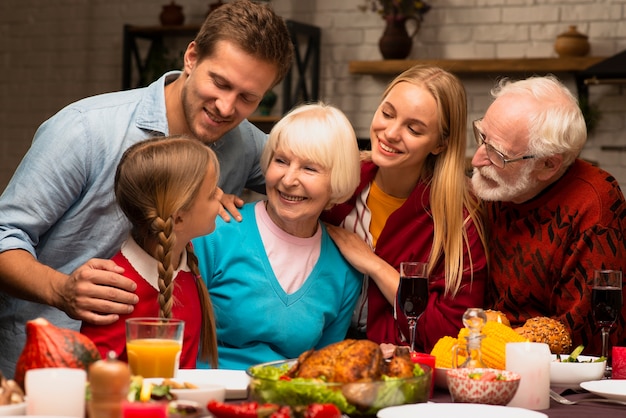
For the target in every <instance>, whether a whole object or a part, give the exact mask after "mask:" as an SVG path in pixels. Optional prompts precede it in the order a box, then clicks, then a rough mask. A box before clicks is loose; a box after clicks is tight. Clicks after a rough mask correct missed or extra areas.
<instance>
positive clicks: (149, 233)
mask: <svg viewBox="0 0 626 418" xmlns="http://www.w3.org/2000/svg"><path fill="white" fill-rule="evenodd" d="M218 177H219V165H218V162H217V158H216V156H215V153H214V152H213V151H212V150H211V149H210V148H209V147H207V146H206V145H203V144H202V143H201V142H199V141H197V140H195V139H189V138H184V137H160V138H153V139H149V140H146V141H143V142H140V143H137V144H135V145H133V146H131V147H130V148H129V149H128V150H127V151H126V152H125V153H124V155H123V157H122V159H121V161H120V163H119V165H118V167H117V172H116V174H115V189H114V190H115V198H116V200H117V202H118V204H119V206H120V208H121V209H122V212H124V214H125V215H126V217H127V218H128V220H129V221H130V223H131V233H130V236H129V237H128V239H127V240H126V241H125V242H124V243H123V245H122V248H121V250H120V251H119V252H118V253H117V254H116V255H115V256H113V258H112V260H113V261H115V262H116V263H117V264H118V265H119V266H121V267H123V268H124V275H125V276H126V277H129V278H131V279H133V280H134V281H135V283H136V284H137V289H136V291H135V293H136V294H137V295H138V296H139V303H138V304H136V305H135V309H134V311H133V312H132V313H131V314H129V315H120V317H119V320H118V321H116V322H114V323H113V324H110V325H102V326H98V325H91V324H87V323H83V325H82V328H81V332H82V333H83V334H85V335H87V336H88V337H90V338H91V339H92V340H93V341H94V342H95V343H96V346H97V347H98V350H99V351H100V354H101V355H102V356H103V358H104V357H105V355H106V354H107V353H108V352H109V351H111V350H112V351H114V352H115V353H116V354H117V356H118V358H119V359H120V360H124V361H126V360H127V356H126V338H125V322H126V319H128V318H130V317H162V318H177V319H182V320H184V321H185V331H184V339H183V349H182V353H181V356H180V368H195V367H196V358H197V357H198V353H200V358H201V359H202V360H203V361H204V362H208V363H209V364H211V365H212V366H213V367H216V364H217V343H216V337H215V322H214V317H213V307H212V305H211V300H210V299H209V294H208V291H207V288H206V285H205V283H204V280H202V279H201V278H200V274H199V270H198V260H197V258H196V256H195V255H194V253H193V250H192V247H191V244H190V241H191V239H192V238H194V237H197V236H201V235H206V234H209V233H211V232H213V230H214V229H215V218H216V216H217V214H218V211H219V209H220V207H221V206H220V198H221V195H222V191H221V190H220V189H219V188H218V187H217V181H218ZM120 222H124V220H123V219H120Z"/></svg>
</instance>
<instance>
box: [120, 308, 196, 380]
mask: <svg viewBox="0 0 626 418" xmlns="http://www.w3.org/2000/svg"><path fill="white" fill-rule="evenodd" d="M184 327H185V322H184V321H182V320H180V319H164V318H131V319H127V320H126V352H127V353H128V365H129V367H130V372H131V373H132V374H133V375H136V376H143V377H170V378H171V377H174V375H175V374H176V371H177V370H178V364H179V361H180V353H181V350H182V346H183V331H184Z"/></svg>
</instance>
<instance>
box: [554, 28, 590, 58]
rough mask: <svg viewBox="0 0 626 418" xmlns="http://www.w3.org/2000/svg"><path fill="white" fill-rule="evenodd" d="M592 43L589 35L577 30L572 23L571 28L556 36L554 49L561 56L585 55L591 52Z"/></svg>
mask: <svg viewBox="0 0 626 418" xmlns="http://www.w3.org/2000/svg"><path fill="white" fill-rule="evenodd" d="M589 49H590V45H589V40H588V38H587V35H583V34H582V33H580V32H578V31H577V30H576V26H574V25H572V26H570V27H569V30H567V31H566V32H563V33H561V34H560V35H558V36H557V37H556V42H555V43H554V50H555V51H556V53H557V54H559V57H584V56H585V55H587V54H588V53H589Z"/></svg>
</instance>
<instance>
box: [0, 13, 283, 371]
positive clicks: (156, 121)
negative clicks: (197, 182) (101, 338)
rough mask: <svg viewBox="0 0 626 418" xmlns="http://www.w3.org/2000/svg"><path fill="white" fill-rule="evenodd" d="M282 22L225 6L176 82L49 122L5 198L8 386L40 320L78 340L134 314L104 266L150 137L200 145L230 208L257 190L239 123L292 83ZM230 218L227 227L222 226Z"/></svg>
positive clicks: (1, 231)
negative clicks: (119, 195) (127, 158)
mask: <svg viewBox="0 0 626 418" xmlns="http://www.w3.org/2000/svg"><path fill="white" fill-rule="evenodd" d="M292 59H293V47H292V44H291V40H290V37H289V32H288V29H287V27H286V25H285V23H284V21H283V19H282V18H280V17H279V16H277V15H276V14H275V13H274V12H273V11H272V10H271V9H270V8H269V7H267V6H264V5H259V4H255V3H252V2H249V1H236V2H234V3H229V4H226V5H223V6H220V7H219V8H217V9H216V10H215V11H213V12H212V13H211V14H210V15H209V16H208V17H207V19H206V21H205V22H204V24H203V25H202V28H201V29H200V31H199V33H198V35H197V36H196V38H195V40H194V41H193V42H191V43H190V44H189V46H188V47H187V50H186V52H185V54H184V66H183V69H182V72H181V71H173V72H169V73H167V74H165V75H163V76H162V77H161V78H160V79H159V80H157V81H155V82H154V83H152V84H151V85H150V86H148V87H146V88H141V89H135V90H129V91H123V92H115V93H109V94H102V95H99V96H94V97H90V98H86V99H83V100H80V101H78V102H76V103H73V104H70V105H69V106H67V107H66V108H64V109H62V110H61V111H60V112H58V113H57V114H56V115H54V116H53V117H52V118H50V119H49V120H48V121H46V122H44V123H43V124H42V125H41V126H40V128H39V129H38V131H37V133H36V134H35V138H34V140H33V143H32V146H31V148H30V150H29V151H28V153H27V154H26V156H25V157H24V159H23V161H22V162H21V164H20V166H19V167H18V169H17V170H16V172H15V174H14V176H13V178H12V179H11V181H10V183H9V185H8V186H7V189H6V190H5V192H4V193H3V194H2V196H1V197H0V353H2V355H0V371H2V373H3V374H4V375H5V376H7V377H9V378H10V377H11V376H13V374H14V367H15V363H16V361H17V359H18V357H19V354H20V353H21V351H22V349H23V346H24V342H25V324H26V322H27V321H29V320H32V319H34V318H37V317H45V318H47V319H48V320H49V321H50V322H52V323H54V324H55V325H57V326H60V327H65V328H71V329H75V330H78V329H79V327H80V321H81V320H82V321H88V322H90V323H94V324H108V323H111V322H114V321H116V320H117V318H118V315H119V314H126V313H129V312H131V311H132V309H133V305H134V304H135V303H136V302H137V296H136V295H135V294H134V293H133V291H134V290H135V289H134V288H135V286H134V283H133V282H132V280H129V279H126V278H124V277H123V276H121V275H120V274H119V273H121V272H122V270H121V269H120V268H119V267H117V266H116V265H115V263H113V262H112V261H111V260H108V258H109V257H111V256H113V254H115V252H116V251H117V250H118V249H119V247H120V245H121V243H122V242H123V241H124V239H125V238H126V237H127V234H128V232H129V229H130V225H129V224H128V222H127V221H126V219H125V217H124V215H123V214H122V212H121V211H120V210H119V209H118V207H117V205H116V203H115V196H114V193H113V180H114V174H115V169H116V167H117V164H118V162H119V160H120V158H121V155H122V153H123V152H124V151H125V150H126V149H127V148H128V147H129V146H130V145H132V144H134V143H136V142H138V141H141V140H144V139H147V138H149V137H152V136H155V135H188V136H191V137H196V138H198V139H199V140H201V141H202V142H204V143H205V144H207V145H208V146H211V147H212V148H213V149H214V151H215V152H216V154H217V156H218V159H219V162H220V167H221V178H220V182H219V186H220V187H221V188H222V190H223V191H224V193H226V194H229V195H230V196H229V198H227V199H224V200H223V201H222V202H223V204H224V206H225V209H228V210H231V208H234V204H235V202H236V196H237V195H240V194H241V192H242V191H243V189H244V187H245V188H250V189H252V190H261V191H262V190H264V179H263V174H262V172H261V169H260V166H259V157H260V154H261V151H262V148H263V145H264V143H265V140H266V135H265V134H263V133H262V132H261V131H260V130H258V129H257V128H256V127H254V126H253V125H252V124H251V123H250V122H248V121H247V120H246V118H247V117H248V116H249V115H250V114H251V113H252V112H254V110H255V109H256V107H257V105H258V104H259V102H260V100H261V98H262V97H263V95H264V94H265V92H267V91H268V90H270V89H271V88H272V87H274V86H275V85H276V84H278V83H279V82H280V81H281V80H282V78H283V77H284V76H285V74H286V72H287V71H289V69H290V67H291V63H292ZM225 209H223V210H222V215H223V216H227V215H226V212H225Z"/></svg>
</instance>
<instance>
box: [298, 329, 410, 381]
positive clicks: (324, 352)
mask: <svg viewBox="0 0 626 418" xmlns="http://www.w3.org/2000/svg"><path fill="white" fill-rule="evenodd" d="M413 367H414V366H413V362H412V361H411V357H410V356H409V351H408V350H407V349H406V348H402V347H399V348H397V349H396V352H395V354H394V356H393V357H392V358H391V359H390V360H385V359H384V358H383V353H382V350H381V349H380V346H379V345H378V344H376V343H375V342H373V341H369V340H351V339H348V340H343V341H340V342H337V343H335V344H331V345H329V346H327V347H324V348H322V349H320V350H309V351H306V352H304V353H302V354H301V355H300V357H298V361H297V362H296V363H295V364H294V365H293V366H292V367H291V369H290V370H289V371H288V373H287V375H288V376H289V377H303V378H321V379H324V380H325V381H327V382H339V383H351V382H370V381H373V380H380V378H381V376H382V375H387V376H392V377H411V376H413Z"/></svg>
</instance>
